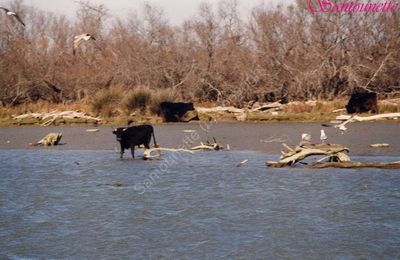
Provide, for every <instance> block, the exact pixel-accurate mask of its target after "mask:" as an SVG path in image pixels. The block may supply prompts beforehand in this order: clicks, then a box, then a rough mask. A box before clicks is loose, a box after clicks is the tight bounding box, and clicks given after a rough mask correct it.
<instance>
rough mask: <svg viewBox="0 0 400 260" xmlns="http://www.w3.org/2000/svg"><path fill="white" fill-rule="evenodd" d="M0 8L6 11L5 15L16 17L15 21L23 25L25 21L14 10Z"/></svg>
mask: <svg viewBox="0 0 400 260" xmlns="http://www.w3.org/2000/svg"><path fill="white" fill-rule="evenodd" d="M0 9H2V10H4V12H5V13H6V15H8V16H10V17H14V18H15V19H17V21H18V22H19V23H21V24H22V25H23V26H24V27H25V23H24V22H23V21H22V20H21V18H20V17H19V15H18V14H16V13H15V12H12V11H10V10H9V9H7V8H4V7H1V6H0Z"/></svg>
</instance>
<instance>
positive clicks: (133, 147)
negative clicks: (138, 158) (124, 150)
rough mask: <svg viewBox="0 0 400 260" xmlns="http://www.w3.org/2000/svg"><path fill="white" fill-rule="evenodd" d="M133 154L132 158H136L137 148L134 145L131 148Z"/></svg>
mask: <svg viewBox="0 0 400 260" xmlns="http://www.w3.org/2000/svg"><path fill="white" fill-rule="evenodd" d="M131 154H132V158H135V146H134V145H132V146H131Z"/></svg>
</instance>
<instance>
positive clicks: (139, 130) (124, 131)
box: [113, 125, 158, 158]
mask: <svg viewBox="0 0 400 260" xmlns="http://www.w3.org/2000/svg"><path fill="white" fill-rule="evenodd" d="M113 134H115V135H116V136H117V141H119V143H120V144H121V157H120V158H122V155H123V154H124V151H125V149H129V148H131V153H132V157H133V158H135V145H137V146H140V145H144V147H145V148H146V149H150V146H149V145H150V141H151V136H153V141H154V146H155V147H158V146H157V142H156V137H155V136H154V129H153V127H152V126H151V125H138V126H131V127H118V128H117V129H114V130H113Z"/></svg>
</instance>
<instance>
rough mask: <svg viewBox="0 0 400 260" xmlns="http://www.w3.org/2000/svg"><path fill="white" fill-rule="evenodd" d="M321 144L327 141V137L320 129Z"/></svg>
mask: <svg viewBox="0 0 400 260" xmlns="http://www.w3.org/2000/svg"><path fill="white" fill-rule="evenodd" d="M320 139H321V142H322V143H326V141H327V140H328V136H326V134H325V131H324V130H323V129H321V137H320Z"/></svg>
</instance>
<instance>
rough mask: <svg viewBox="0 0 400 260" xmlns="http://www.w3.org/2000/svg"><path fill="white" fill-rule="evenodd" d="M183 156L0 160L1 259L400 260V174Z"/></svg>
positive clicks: (50, 155)
mask: <svg viewBox="0 0 400 260" xmlns="http://www.w3.org/2000/svg"><path fill="white" fill-rule="evenodd" d="M175 155H176V156H175V157H169V156H166V155H165V156H163V157H164V160H154V161H142V160H140V159H135V160H132V159H128V158H127V159H123V160H119V159H118V155H117V154H116V153H115V152H113V151H90V150H87V151H72V150H50V149H49V150H46V149H44V150H0V207H1V211H0V258H1V259H4V258H11V259H21V258H35V259H37V258H46V259H49V258H74V259H77V258H80V259H81V258H85V259H88V258H89V259H100V258H111V259H121V258H146V259H148V258H150V259H153V258H160V257H166V258H168V259H169V258H195V259H198V258H218V257H223V258H240V257H242V258H244V259H254V258H264V259H267V258H269V259H274V258H300V259H305V258H307V259H309V258H314V259H321V258H342V259H360V258H379V259H382V258H399V257H400V173H399V172H398V171H396V170H379V169H362V170H338V169H326V170H309V169H268V168H266V167H265V166H264V163H265V161H266V160H271V159H276V158H274V157H273V156H272V157H271V156H267V155H265V154H263V153H256V152H247V151H240V152H238V151H236V152H235V151H225V152H208V153H199V154H196V155H191V154H179V155H178V154H175ZM244 159H249V162H248V163H247V164H244V165H242V166H241V167H236V165H237V164H238V163H239V162H240V161H242V160H244ZM355 159H357V160H371V159H373V160H381V161H392V160H399V158H393V157H392V158H390V157H379V158H372V157H371V158H367V157H358V158H355Z"/></svg>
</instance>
